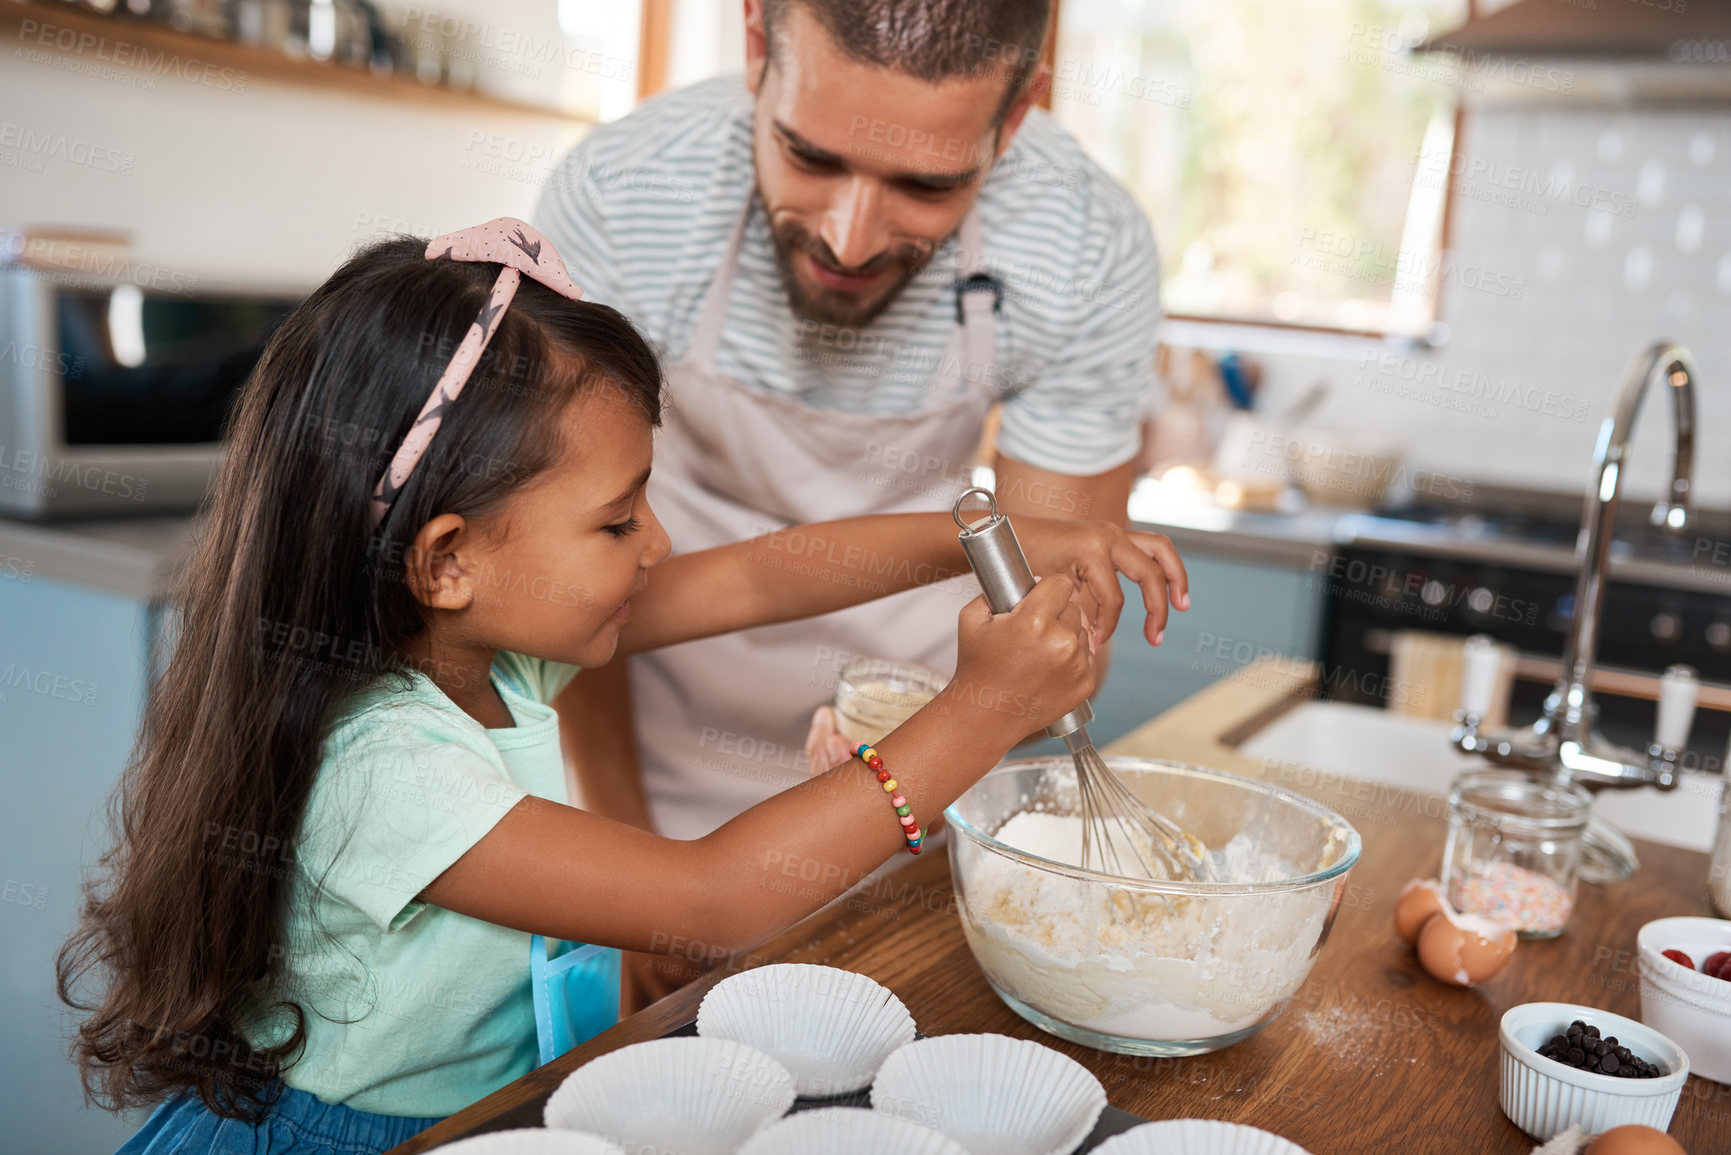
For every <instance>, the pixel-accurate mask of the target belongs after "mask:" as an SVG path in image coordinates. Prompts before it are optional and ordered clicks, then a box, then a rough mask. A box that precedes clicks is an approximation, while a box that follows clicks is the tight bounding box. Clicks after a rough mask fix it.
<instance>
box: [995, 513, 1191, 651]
mask: <svg viewBox="0 0 1731 1155" xmlns="http://www.w3.org/2000/svg"><path fill="white" fill-rule="evenodd" d="M1011 522H1012V524H1013V525H1014V526H1015V529H1016V536H1017V537H1018V538H1019V539H1020V540H1021V542H1022V552H1023V553H1025V554H1027V556H1028V566H1029V568H1030V569H1032V570H1033V571H1034V574H1035V576H1037V577H1047V576H1049V575H1052V574H1065V575H1067V576H1069V577H1070V578H1072V579H1073V580H1074V581H1075V583H1076V586H1077V589H1078V590H1079V592H1080V594H1081V598H1082V612H1083V615H1084V617H1085V618H1086V619H1087V622H1088V635H1089V642H1090V644H1091V645H1092V646H1093V647H1094V648H1096V649H1098V648H1099V647H1100V646H1101V645H1103V644H1105V642H1106V640H1107V639H1108V638H1110V637H1111V636H1112V631H1113V629H1115V628H1116V627H1117V625H1118V615H1119V614H1120V613H1121V612H1122V611H1123V608H1124V591H1123V589H1122V588H1121V587H1120V586H1119V584H1118V575H1119V574H1123V575H1124V576H1125V577H1127V578H1129V579H1130V580H1131V581H1133V582H1135V583H1136V584H1137V585H1138V586H1140V587H1141V590H1142V605H1143V607H1144V608H1145V609H1146V610H1147V611H1148V618H1147V621H1146V622H1144V623H1143V626H1142V634H1143V636H1144V637H1146V638H1147V639H1148V641H1149V643H1150V644H1151V645H1156V646H1157V645H1159V644H1160V642H1161V640H1162V639H1163V638H1164V636H1165V633H1166V618H1167V613H1168V607H1169V606H1174V607H1176V608H1178V609H1179V610H1187V609H1189V608H1190V577H1189V575H1188V574H1187V573H1186V572H1185V570H1184V562H1183V560H1182V559H1180V558H1179V556H1178V551H1177V550H1176V549H1174V548H1172V542H1171V541H1170V540H1169V539H1168V538H1166V537H1165V536H1164V535H1163V534H1158V533H1142V532H1140V531H1138V530H1126V529H1121V528H1119V527H1118V526H1116V525H1113V524H1111V523H1110V522H1105V521H1070V520H1067V519H1063V518H1047V517H1029V516H1027V515H1025V514H1018V515H1017V516H1016V517H1014V518H1012V519H1011Z"/></svg>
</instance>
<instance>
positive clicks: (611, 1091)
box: [544, 1036, 794, 1155]
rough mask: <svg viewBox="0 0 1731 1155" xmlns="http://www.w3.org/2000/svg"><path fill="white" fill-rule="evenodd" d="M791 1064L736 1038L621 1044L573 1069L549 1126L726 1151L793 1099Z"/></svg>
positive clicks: (686, 1154)
mask: <svg viewBox="0 0 1731 1155" xmlns="http://www.w3.org/2000/svg"><path fill="white" fill-rule="evenodd" d="M793 1100H794V1090H793V1076H792V1075H791V1074H789V1073H788V1070H787V1068H786V1067H783V1066H782V1065H781V1064H780V1063H778V1062H776V1061H775V1060H774V1059H772V1058H770V1057H769V1056H768V1055H766V1054H764V1053H763V1052H762V1051H758V1050H755V1049H753V1048H751V1047H748V1046H746V1045H745V1044H743V1043H736V1042H734V1041H732V1040H731V1039H700V1038H694V1037H691V1036H681V1037H678V1038H671V1039H655V1040H653V1041H651V1042H647V1043H636V1044H633V1045H632V1046H629V1047H621V1048H620V1049H619V1050H617V1051H611V1052H609V1053H608V1054H605V1055H602V1056H601V1057H600V1058H598V1059H593V1060H591V1061H590V1062H588V1063H586V1064H584V1065H583V1066H581V1067H579V1068H577V1070H575V1071H573V1072H572V1073H571V1074H570V1075H569V1076H568V1077H567V1078H566V1079H565V1081H564V1082H563V1083H561V1084H559V1089H558V1090H556V1091H554V1092H553V1095H552V1097H551V1098H549V1099H548V1100H547V1110H546V1114H545V1116H544V1117H545V1119H546V1122H547V1126H549V1127H562V1128H565V1129H567V1130H571V1131H585V1132H588V1133H590V1134H594V1135H600V1136H603V1137H605V1138H607V1139H612V1140H617V1141H622V1142H624V1143H626V1144H627V1145H635V1148H636V1149H641V1148H643V1147H649V1148H652V1149H654V1151H655V1152H657V1155H727V1153H729V1152H732V1151H734V1150H736V1149H737V1148H738V1147H739V1145H740V1144H741V1143H743V1142H745V1140H746V1139H748V1138H750V1137H751V1136H752V1135H753V1134H754V1133H755V1132H756V1131H757V1130H758V1129H759V1128H761V1127H763V1126H765V1125H766V1124H768V1123H770V1122H771V1121H773V1120H775V1119H779V1118H781V1116H783V1115H785V1114H787V1111H788V1108H790V1107H792V1106H793Z"/></svg>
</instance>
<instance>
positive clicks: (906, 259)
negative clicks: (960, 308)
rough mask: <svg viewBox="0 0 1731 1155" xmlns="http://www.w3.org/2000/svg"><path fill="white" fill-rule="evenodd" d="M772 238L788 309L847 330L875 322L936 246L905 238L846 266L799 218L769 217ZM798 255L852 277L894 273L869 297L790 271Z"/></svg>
mask: <svg viewBox="0 0 1731 1155" xmlns="http://www.w3.org/2000/svg"><path fill="white" fill-rule="evenodd" d="M770 236H771V237H772V238H773V239H774V242H775V267H776V269H777V270H778V271H779V272H780V273H781V287H782V289H783V290H784V291H785V292H786V293H787V304H788V308H790V309H792V310H793V315H794V316H796V317H798V318H800V319H801V320H805V321H816V322H818V323H819V324H824V325H839V326H841V327H843V328H848V329H860V328H864V327H865V326H867V325H869V324H871V323H872V322H873V321H874V320H876V319H877V317H878V315H879V314H880V313H882V312H883V311H884V310H885V309H887V308H889V307H890V303H891V302H893V301H894V300H895V299H896V297H897V296H899V295H900V293H901V291H902V290H903V289H904V288H906V287H907V283H908V282H909V281H911V280H913V279H914V277H915V276H917V275H918V274H919V272H920V270H921V269H923V268H925V267H926V264H927V263H928V262H929V261H930V260H931V259H932V253H933V252H934V251H935V250H936V246H935V245H922V244H919V243H918V242H914V241H908V242H904V243H902V244H898V245H894V246H892V247H891V248H889V249H886V250H884V251H883V252H881V253H879V254H878V255H877V256H875V257H873V258H872V259H871V260H869V261H867V262H866V263H865V264H863V265H861V266H859V267H858V268H855V269H849V268H846V267H845V266H844V265H842V263H841V262H840V261H838V260H836V259H835V254H834V253H832V252H831V251H830V248H829V245H827V244H826V243H824V241H823V239H822V238H821V237H816V236H813V235H812V234H811V233H810V232H809V231H808V230H807V229H806V228H805V226H804V225H802V224H800V223H799V222H798V221H794V220H789V221H784V222H783V223H781V224H780V225H777V224H775V223H774V220H773V218H772V219H771V222H770ZM802 253H810V254H811V255H812V257H813V258H814V259H815V260H816V261H817V262H818V263H820V264H822V265H824V266H825V267H827V268H830V269H836V270H838V271H844V272H846V273H848V274H849V275H851V276H868V277H869V276H871V275H872V274H874V273H880V272H883V271H884V270H886V269H894V270H897V272H896V275H895V277H894V279H893V280H891V281H890V282H889V284H888V285H887V286H885V287H883V288H880V289H876V290H875V291H874V292H873V293H872V294H871V295H870V296H866V295H863V294H860V293H849V292H846V291H844V290H841V289H826V288H823V287H822V286H819V287H816V288H813V287H810V286H808V285H806V284H805V282H803V281H801V280H800V279H799V275H798V274H797V273H796V272H794V267H793V263H794V261H795V259H797V258H798V257H799V255H800V254H802Z"/></svg>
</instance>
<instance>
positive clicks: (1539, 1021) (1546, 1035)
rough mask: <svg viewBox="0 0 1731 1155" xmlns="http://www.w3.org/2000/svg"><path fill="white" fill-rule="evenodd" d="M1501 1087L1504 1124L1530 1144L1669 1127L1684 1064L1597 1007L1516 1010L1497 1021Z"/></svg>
mask: <svg viewBox="0 0 1731 1155" xmlns="http://www.w3.org/2000/svg"><path fill="white" fill-rule="evenodd" d="M1499 1037H1500V1039H1501V1042H1502V1049H1503V1054H1502V1087H1501V1089H1500V1093H1499V1095H1498V1102H1499V1103H1500V1104H1501V1105H1502V1108H1503V1114H1505V1115H1507V1116H1508V1117H1509V1121H1510V1122H1512V1123H1514V1125H1515V1126H1517V1127H1519V1128H1520V1129H1521V1130H1523V1131H1525V1132H1526V1133H1527V1134H1529V1135H1531V1136H1532V1137H1533V1138H1535V1139H1539V1140H1542V1141H1548V1140H1549V1139H1550V1138H1551V1137H1552V1136H1554V1135H1557V1134H1559V1133H1560V1132H1563V1131H1566V1130H1568V1128H1569V1127H1570V1125H1578V1126H1579V1127H1580V1128H1581V1130H1583V1131H1585V1132H1587V1133H1588V1134H1590V1135H1591V1134H1599V1133H1602V1132H1605V1131H1609V1130H1610V1129H1611V1128H1612V1127H1620V1126H1622V1125H1624V1124H1625V1123H1640V1124H1643V1125H1645V1126H1648V1127H1657V1128H1658V1129H1659V1130H1661V1131H1663V1130H1665V1129H1666V1128H1667V1127H1669V1126H1670V1125H1671V1115H1672V1114H1673V1113H1674V1112H1675V1111H1676V1110H1677V1100H1678V1099H1679V1098H1680V1097H1681V1095H1682V1093H1683V1084H1684V1083H1685V1082H1687V1081H1688V1079H1689V1056H1688V1055H1687V1054H1685V1053H1684V1051H1683V1048H1682V1047H1679V1046H1678V1045H1677V1044H1676V1043H1674V1042H1672V1041H1671V1040H1670V1039H1668V1038H1666V1037H1665V1036H1664V1035H1662V1034H1660V1033H1659V1032H1658V1031H1656V1030H1654V1029H1653V1028H1652V1027H1649V1026H1645V1025H1643V1024H1641V1023H1638V1022H1636V1021H1635V1020H1634V1019H1626V1018H1624V1017H1623V1016H1622V1015H1613V1014H1611V1013H1610V1012H1609V1011H1602V1010H1599V1009H1598V1008H1596V1007H1582V1006H1576V1005H1575V1004H1573V1003H1522V1004H1521V1005H1520V1006H1517V1007H1510V1008H1509V1010H1508V1011H1507V1012H1505V1013H1504V1015H1503V1021H1502V1026H1501V1029H1500V1031H1499Z"/></svg>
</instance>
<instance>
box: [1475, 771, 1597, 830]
mask: <svg viewBox="0 0 1731 1155" xmlns="http://www.w3.org/2000/svg"><path fill="white" fill-rule="evenodd" d="M1449 806H1450V808H1451V809H1455V810H1458V811H1461V812H1463V813H1465V814H1467V815H1469V816H1471V817H1472V818H1473V819H1474V820H1482V821H1486V822H1493V823H1497V824H1499V825H1517V826H1520V827H1522V828H1525V829H1531V830H1546V831H1551V832H1555V833H1568V832H1570V831H1579V830H1581V829H1583V828H1584V827H1585V826H1586V825H1587V819H1588V817H1589V816H1590V813H1591V811H1592V807H1593V796H1592V795H1591V794H1589V793H1587V791H1586V790H1584V789H1583V788H1582V787H1580V786H1578V785H1576V784H1574V783H1572V782H1558V781H1555V780H1554V779H1541V778H1534V777H1532V776H1530V775H1528V774H1527V773H1525V772H1524V771H1520V770H1471V771H1468V772H1467V773H1465V774H1462V775H1460V776H1459V777H1457V778H1456V779H1455V781H1454V786H1453V788H1452V789H1450V791H1449Z"/></svg>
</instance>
